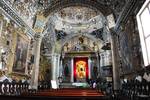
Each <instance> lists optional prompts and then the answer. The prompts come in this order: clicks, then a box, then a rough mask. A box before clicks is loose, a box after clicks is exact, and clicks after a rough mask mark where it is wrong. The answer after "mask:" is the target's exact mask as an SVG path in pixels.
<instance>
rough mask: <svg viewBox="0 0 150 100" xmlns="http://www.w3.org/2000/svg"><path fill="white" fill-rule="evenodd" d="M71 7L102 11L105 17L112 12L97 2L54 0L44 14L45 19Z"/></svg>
mask: <svg viewBox="0 0 150 100" xmlns="http://www.w3.org/2000/svg"><path fill="white" fill-rule="evenodd" d="M70 6H84V7H88V8H92V9H94V10H98V11H100V12H101V13H102V14H103V15H104V16H106V15H109V14H110V13H111V12H112V10H111V9H110V8H109V7H108V6H106V5H104V4H101V3H100V2H99V1H97V0H57V1H56V0H53V1H51V4H50V5H49V7H47V8H46V9H45V10H44V12H43V14H44V16H45V17H47V16H49V15H50V14H51V13H52V12H55V11H58V10H60V9H62V8H66V7H70Z"/></svg>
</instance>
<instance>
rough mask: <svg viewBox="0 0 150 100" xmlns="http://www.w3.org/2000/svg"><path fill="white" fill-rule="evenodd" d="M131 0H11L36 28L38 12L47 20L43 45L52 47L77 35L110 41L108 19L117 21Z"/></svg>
mask: <svg viewBox="0 0 150 100" xmlns="http://www.w3.org/2000/svg"><path fill="white" fill-rule="evenodd" d="M127 1H128V0H8V1H6V2H8V3H10V6H12V7H13V8H14V9H15V10H16V11H17V13H18V14H19V16H21V17H22V18H23V20H25V21H26V22H27V24H28V25H29V26H30V27H32V28H34V25H35V23H36V22H37V21H38V19H36V16H37V12H42V13H43V15H44V17H45V18H46V19H47V20H46V22H44V23H45V27H44V30H43V31H44V38H43V43H44V45H45V46H46V47H47V48H52V46H53V45H54V44H55V42H57V41H58V42H59V43H60V45H64V43H65V42H66V43H67V41H66V40H69V39H72V38H73V37H75V36H77V35H84V36H85V37H88V38H90V39H93V41H103V42H105V41H107V40H108V38H109V34H108V29H107V26H108V21H107V16H108V15H110V14H113V15H114V18H115V21H116V19H117V18H118V16H119V14H120V13H121V11H122V9H123V7H124V6H125V4H126V3H127Z"/></svg>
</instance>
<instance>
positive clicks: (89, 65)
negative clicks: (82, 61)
mask: <svg viewBox="0 0 150 100" xmlns="http://www.w3.org/2000/svg"><path fill="white" fill-rule="evenodd" d="M88 67H89V73H88V74H89V79H91V58H90V57H89V58H88Z"/></svg>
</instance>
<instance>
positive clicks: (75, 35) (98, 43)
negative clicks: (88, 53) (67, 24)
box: [59, 34, 103, 51]
mask: <svg viewBox="0 0 150 100" xmlns="http://www.w3.org/2000/svg"><path fill="white" fill-rule="evenodd" d="M78 36H79V37H80V36H83V37H87V38H89V39H91V40H92V41H93V42H95V43H96V45H97V46H98V50H100V46H99V45H100V44H102V43H103V41H102V40H100V39H99V40H98V39H96V38H95V37H94V36H92V35H89V34H88V35H86V34H85V35H84V34H72V35H71V36H70V37H69V36H68V37H66V38H65V39H64V40H63V41H59V43H61V47H60V48H61V51H62V49H63V47H64V45H65V44H66V43H67V42H69V41H71V39H73V38H75V37H78Z"/></svg>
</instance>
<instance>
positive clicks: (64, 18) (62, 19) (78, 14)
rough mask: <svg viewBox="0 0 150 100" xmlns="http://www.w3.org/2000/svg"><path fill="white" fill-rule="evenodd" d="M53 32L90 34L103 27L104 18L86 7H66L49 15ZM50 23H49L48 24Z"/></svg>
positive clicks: (99, 13)
mask: <svg viewBox="0 0 150 100" xmlns="http://www.w3.org/2000/svg"><path fill="white" fill-rule="evenodd" d="M51 16H53V17H51V19H50V20H49V21H51V20H53V24H54V28H55V30H62V31H63V32H65V33H66V34H73V33H78V32H80V33H91V32H93V31H94V30H97V29H100V28H102V27H103V23H104V16H103V15H102V14H101V12H99V11H97V10H93V9H90V8H87V7H82V6H75V7H67V8H64V9H62V10H60V11H59V12H56V13H54V14H53V15H51ZM49 23H51V22H49Z"/></svg>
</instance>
